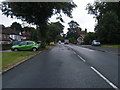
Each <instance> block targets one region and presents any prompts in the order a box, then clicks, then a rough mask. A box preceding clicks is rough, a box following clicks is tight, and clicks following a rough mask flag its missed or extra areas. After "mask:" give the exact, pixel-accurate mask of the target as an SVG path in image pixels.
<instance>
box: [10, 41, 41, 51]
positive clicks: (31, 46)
mask: <svg viewBox="0 0 120 90" xmlns="http://www.w3.org/2000/svg"><path fill="white" fill-rule="evenodd" d="M38 48H39V46H38V45H37V44H36V43H35V42H34V41H24V42H21V43H20V44H18V45H14V46H12V48H11V49H12V50H13V51H19V50H32V51H37V50H38Z"/></svg>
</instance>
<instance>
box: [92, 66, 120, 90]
mask: <svg viewBox="0 0 120 90" xmlns="http://www.w3.org/2000/svg"><path fill="white" fill-rule="evenodd" d="M91 69H92V70H93V71H94V72H96V73H97V74H98V75H99V76H100V77H101V78H103V79H104V80H105V81H106V82H107V83H108V84H109V85H110V86H112V87H113V88H114V89H116V90H120V89H119V88H118V87H117V86H115V85H114V84H113V83H112V82H111V81H109V80H108V79H107V78H106V77H104V76H103V75H102V74H101V73H100V72H99V71H97V70H96V69H95V68H94V67H92V66H91Z"/></svg>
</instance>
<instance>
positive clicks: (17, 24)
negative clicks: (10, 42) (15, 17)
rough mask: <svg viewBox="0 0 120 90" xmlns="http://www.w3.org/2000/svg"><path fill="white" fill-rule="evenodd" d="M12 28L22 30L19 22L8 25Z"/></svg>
mask: <svg viewBox="0 0 120 90" xmlns="http://www.w3.org/2000/svg"><path fill="white" fill-rule="evenodd" d="M10 27H11V28H12V29H14V28H15V29H16V30H19V31H22V26H21V24H19V23H17V22H13V23H12V25H11V26H10Z"/></svg>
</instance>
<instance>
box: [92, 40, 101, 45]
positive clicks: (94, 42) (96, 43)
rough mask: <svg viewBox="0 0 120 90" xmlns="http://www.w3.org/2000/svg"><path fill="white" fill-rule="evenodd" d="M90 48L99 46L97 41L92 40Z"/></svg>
mask: <svg viewBox="0 0 120 90" xmlns="http://www.w3.org/2000/svg"><path fill="white" fill-rule="evenodd" d="M92 46H100V42H99V41H98V40H93V41H92Z"/></svg>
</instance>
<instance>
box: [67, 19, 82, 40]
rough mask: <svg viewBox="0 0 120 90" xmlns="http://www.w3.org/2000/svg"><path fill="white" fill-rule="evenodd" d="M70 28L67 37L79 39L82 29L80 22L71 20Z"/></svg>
mask: <svg viewBox="0 0 120 90" xmlns="http://www.w3.org/2000/svg"><path fill="white" fill-rule="evenodd" d="M68 25H69V28H68V32H67V38H68V39H69V38H72V41H75V40H77V38H78V37H79V31H81V28H80V27H79V24H78V23H77V22H76V21H73V20H72V21H71V22H69V23H68Z"/></svg>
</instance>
